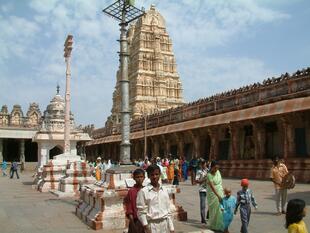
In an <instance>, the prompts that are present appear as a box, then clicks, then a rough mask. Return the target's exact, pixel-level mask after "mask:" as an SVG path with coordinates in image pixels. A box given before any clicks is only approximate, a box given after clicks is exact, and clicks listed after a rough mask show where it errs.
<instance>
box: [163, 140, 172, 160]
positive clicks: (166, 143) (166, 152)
mask: <svg viewBox="0 0 310 233" xmlns="http://www.w3.org/2000/svg"><path fill="white" fill-rule="evenodd" d="M164 142H165V155H169V154H170V153H171V151H170V140H169V136H165V139H164Z"/></svg>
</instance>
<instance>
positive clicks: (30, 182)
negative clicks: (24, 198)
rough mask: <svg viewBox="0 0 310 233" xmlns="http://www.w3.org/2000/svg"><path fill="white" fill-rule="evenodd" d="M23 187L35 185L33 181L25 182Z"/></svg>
mask: <svg viewBox="0 0 310 233" xmlns="http://www.w3.org/2000/svg"><path fill="white" fill-rule="evenodd" d="M22 183H23V185H33V182H32V181H23V182H22Z"/></svg>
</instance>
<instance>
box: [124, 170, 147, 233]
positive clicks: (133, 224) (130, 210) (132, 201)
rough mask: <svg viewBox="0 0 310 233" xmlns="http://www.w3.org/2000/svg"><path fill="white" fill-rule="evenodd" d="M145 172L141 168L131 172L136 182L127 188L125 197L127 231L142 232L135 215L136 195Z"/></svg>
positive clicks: (130, 232)
mask: <svg viewBox="0 0 310 233" xmlns="http://www.w3.org/2000/svg"><path fill="white" fill-rule="evenodd" d="M144 178H145V174H144V170H143V169H140V168H139V169H136V170H135V171H134V172H133V179H134V180H135V181H136V184H135V185H134V186H133V187H132V188H131V189H129V191H128V194H127V197H126V199H125V204H126V215H127V217H128V219H129V227H128V233H144V229H143V226H142V224H141V222H140V221H139V219H138V217H137V204H136V203H137V195H138V192H139V191H140V189H141V188H143V186H142V183H143V181H144Z"/></svg>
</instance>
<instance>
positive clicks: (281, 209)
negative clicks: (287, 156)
mask: <svg viewBox="0 0 310 233" xmlns="http://www.w3.org/2000/svg"><path fill="white" fill-rule="evenodd" d="M287 174H288V170H287V167H286V166H285V165H284V163H281V162H280V161H279V158H278V157H275V158H274V159H273V166H272V168H271V172H270V178H271V180H272V182H273V183H274V187H275V198H276V207H277V213H276V215H281V213H282V214H285V205H286V202H287V189H286V187H284V186H283V184H282V182H283V178H284V177H285V176H286V175H287Z"/></svg>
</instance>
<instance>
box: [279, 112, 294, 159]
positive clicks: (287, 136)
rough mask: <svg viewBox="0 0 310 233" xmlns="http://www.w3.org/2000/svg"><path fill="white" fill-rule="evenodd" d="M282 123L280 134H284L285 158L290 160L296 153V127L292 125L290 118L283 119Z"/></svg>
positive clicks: (281, 119)
mask: <svg viewBox="0 0 310 233" xmlns="http://www.w3.org/2000/svg"><path fill="white" fill-rule="evenodd" d="M280 123H281V126H282V129H281V131H280V132H283V146H284V150H283V158H284V159H286V158H289V157H292V156H294V152H295V142H294V127H293V124H292V119H291V118H290V117H288V116H287V117H286V116H284V117H281V118H280Z"/></svg>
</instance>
